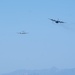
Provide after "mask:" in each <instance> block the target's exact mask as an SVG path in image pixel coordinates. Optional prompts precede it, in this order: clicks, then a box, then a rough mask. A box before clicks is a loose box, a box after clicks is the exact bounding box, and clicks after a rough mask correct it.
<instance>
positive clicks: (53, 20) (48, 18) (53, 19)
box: [48, 18, 56, 21]
mask: <svg viewBox="0 0 75 75" xmlns="http://www.w3.org/2000/svg"><path fill="white" fill-rule="evenodd" d="M48 19H49V20H51V21H56V20H54V19H50V18H48Z"/></svg>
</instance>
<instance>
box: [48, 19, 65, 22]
mask: <svg viewBox="0 0 75 75" xmlns="http://www.w3.org/2000/svg"><path fill="white" fill-rule="evenodd" d="M48 19H49V20H51V21H54V22H55V23H65V22H63V21H59V20H54V19H50V18H48Z"/></svg>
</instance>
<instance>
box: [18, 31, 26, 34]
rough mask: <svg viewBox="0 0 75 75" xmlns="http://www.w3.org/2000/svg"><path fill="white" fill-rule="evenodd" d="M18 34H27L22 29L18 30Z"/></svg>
mask: <svg viewBox="0 0 75 75" xmlns="http://www.w3.org/2000/svg"><path fill="white" fill-rule="evenodd" d="M18 34H27V33H26V32H24V31H22V32H18Z"/></svg>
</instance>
